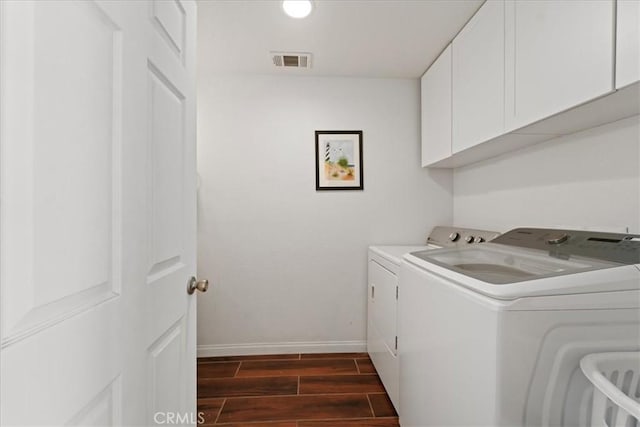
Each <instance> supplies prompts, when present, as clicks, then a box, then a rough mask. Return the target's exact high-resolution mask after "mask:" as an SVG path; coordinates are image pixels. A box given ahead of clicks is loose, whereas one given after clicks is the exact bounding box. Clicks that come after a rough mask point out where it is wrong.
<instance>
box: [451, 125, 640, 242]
mask: <svg viewBox="0 0 640 427" xmlns="http://www.w3.org/2000/svg"><path fill="white" fill-rule="evenodd" d="M639 123H640V121H639V119H638V116H635V117H632V118H628V119H625V120H621V121H618V122H615V123H611V124H607V125H604V126H600V127H597V128H593V129H590V130H587V131H583V132H580V133H576V134H572V135H569V136H564V137H561V138H556V139H553V140H551V141H547V142H544V143H541V144H537V145H534V146H532V147H529V148H527V149H524V150H519V151H516V152H513V153H508V154H505V155H502V156H500V157H496V158H492V159H488V160H486V161H483V162H480V163H476V164H472V165H469V166H466V167H462V168H459V169H456V170H455V171H454V197H453V205H454V223H455V224H456V225H461V226H468V227H477V228H487V229H493V230H497V231H506V230H508V229H511V228H515V227H520V226H538V227H564V228H574V229H585V228H586V229H591V230H603V231H618V232H625V231H626V230H627V229H628V230H629V232H632V233H640V126H639Z"/></svg>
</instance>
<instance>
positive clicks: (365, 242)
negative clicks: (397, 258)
mask: <svg viewBox="0 0 640 427" xmlns="http://www.w3.org/2000/svg"><path fill="white" fill-rule="evenodd" d="M198 95H199V101H198V171H199V172H198V173H199V177H200V183H199V202H198V203H199V206H198V215H199V219H198V221H199V224H198V226H199V227H198V233H199V236H198V275H199V277H206V278H209V279H210V281H211V284H212V286H211V287H210V288H209V289H210V290H209V292H208V293H207V294H203V295H199V296H198V344H199V355H201V356H203V355H227V354H252V353H285V352H305V351H363V350H364V349H365V339H366V301H367V299H366V289H367V285H366V274H367V246H369V245H371V244H420V243H423V242H424V240H425V239H426V235H427V233H428V232H429V231H430V229H431V228H432V227H433V226H434V225H437V224H449V223H451V220H452V199H451V194H452V172H451V171H447V170H426V169H422V168H421V167H420V138H419V131H420V127H419V126H420V125H419V111H420V108H419V82H418V81H417V80H396V79H356V78H335V77H333V78H316V77H297V76H260V75H254V76H249V75H245V76H222V75H216V76H200V78H199V88H198ZM315 130H362V131H363V132H364V136H363V158H364V168H363V169H364V191H333V192H324V191H323V192H317V191H316V190H315V150H314V131H315Z"/></svg>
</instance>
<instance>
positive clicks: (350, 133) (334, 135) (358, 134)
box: [316, 130, 363, 191]
mask: <svg viewBox="0 0 640 427" xmlns="http://www.w3.org/2000/svg"><path fill="white" fill-rule="evenodd" d="M362 184H363V179H362V131H361V130H317V131H316V191H322V190H362V189H363V186H362Z"/></svg>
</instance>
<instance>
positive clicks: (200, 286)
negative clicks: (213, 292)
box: [187, 276, 209, 295]
mask: <svg viewBox="0 0 640 427" xmlns="http://www.w3.org/2000/svg"><path fill="white" fill-rule="evenodd" d="M207 289H209V281H208V280H207V279H202V280H196V278H195V277H193V276H192V277H191V279H189V283H188V284H187V293H188V294H189V295H191V294H193V293H194V292H195V291H196V290H198V291H200V292H207Z"/></svg>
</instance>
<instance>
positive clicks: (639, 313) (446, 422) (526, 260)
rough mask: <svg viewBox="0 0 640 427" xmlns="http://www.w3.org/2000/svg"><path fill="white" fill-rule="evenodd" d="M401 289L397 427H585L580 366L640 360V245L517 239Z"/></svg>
mask: <svg viewBox="0 0 640 427" xmlns="http://www.w3.org/2000/svg"><path fill="white" fill-rule="evenodd" d="M400 281H401V283H402V292H401V293H400V295H399V301H398V313H399V325H398V330H399V343H400V346H399V348H400V352H399V359H400V400H401V402H402V411H401V412H400V424H401V425H402V427H427V426H511V427H513V426H578V425H585V424H584V420H585V419H586V418H584V417H585V415H584V413H585V411H587V409H588V406H589V393H590V387H589V383H588V381H587V380H586V378H585V377H584V376H583V374H582V372H581V370H580V367H579V363H580V359H581V358H582V357H583V356H584V355H586V354H588V353H594V352H602V351H630V350H638V349H640V310H639V308H640V236H636V235H623V234H612V233H595V232H586V231H567V230H550V229H524V228H521V229H515V230H511V231H509V232H507V233H505V234H503V235H502V236H500V237H498V238H496V239H495V240H493V242H491V243H487V244H484V245H481V246H474V247H470V248H452V249H441V250H435V251H422V252H416V253H412V254H408V255H406V256H405V257H404V260H403V262H402V266H401V271H400ZM639 392H640V390H639ZM581 417H582V418H581Z"/></svg>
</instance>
